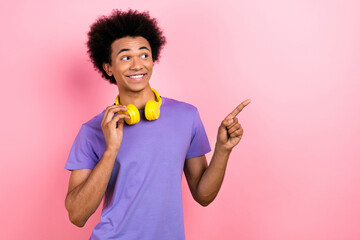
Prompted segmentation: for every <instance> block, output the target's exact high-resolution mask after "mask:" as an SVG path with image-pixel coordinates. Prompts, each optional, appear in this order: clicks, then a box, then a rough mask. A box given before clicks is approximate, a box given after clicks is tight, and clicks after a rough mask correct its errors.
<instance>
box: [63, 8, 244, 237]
mask: <svg viewBox="0 0 360 240" xmlns="http://www.w3.org/2000/svg"><path fill="white" fill-rule="evenodd" d="M88 35H89V40H88V44H87V45H88V49H89V50H88V52H89V54H90V58H91V60H92V62H93V64H94V66H95V68H96V69H97V70H98V71H100V72H101V73H102V76H103V77H104V78H106V79H107V80H109V81H110V82H111V83H113V84H116V85H117V87H118V90H119V95H118V96H117V97H116V100H115V102H116V104H114V105H111V106H108V107H107V108H106V110H104V111H103V112H102V113H100V114H98V115H97V116H95V117H94V118H92V119H91V120H90V121H88V122H86V123H84V124H83V125H82V127H81V129H80V131H79V133H78V135H77V137H76V139H75V141H74V144H73V146H72V148H71V151H70V154H69V158H68V161H67V163H66V166H65V168H66V169H68V170H71V171H72V172H71V176H70V181H69V190H68V194H67V196H66V201H65V205H66V209H67V211H68V213H69V218H70V221H71V222H72V223H73V224H75V225H76V226H79V227H82V226H84V225H85V223H86V221H87V219H88V218H89V217H90V216H91V215H92V214H93V213H94V212H95V210H96V209H97V208H98V206H99V204H100V202H101V200H102V198H103V197H104V196H105V199H104V206H103V211H102V215H101V220H100V223H99V224H98V225H97V226H96V227H95V228H94V230H93V232H92V235H91V237H90V239H156V240H161V239H164V240H165V239H166V240H169V239H185V236H184V222H183V210H182V197H181V177H182V172H184V173H185V176H186V179H187V182H188V185H189V188H190V190H191V193H192V196H193V197H194V199H195V200H196V201H197V202H198V203H200V204H201V205H202V206H207V205H208V204H210V203H211V202H212V201H213V200H214V198H215V197H216V195H217V193H218V191H219V189H220V186H221V183H222V181H223V178H224V174H225V169H226V164H227V161H228V158H229V155H230V153H231V151H232V148H233V147H234V146H235V145H237V144H238V143H239V141H240V139H241V137H242V134H243V129H242V128H241V125H240V124H239V123H238V119H237V118H236V115H237V114H238V113H239V112H240V111H241V110H242V109H243V108H244V107H245V106H246V105H247V104H249V103H250V100H246V101H244V102H243V103H241V104H240V105H239V106H238V107H237V108H236V109H235V110H234V111H233V112H232V113H230V114H229V115H228V116H227V117H226V118H225V119H224V120H223V121H222V123H221V125H220V127H219V130H218V136H217V142H216V145H215V150H214V155H213V157H212V159H211V162H210V165H209V166H208V164H207V160H206V158H205V154H206V153H208V152H210V150H211V149H210V145H209V142H208V139H207V135H206V132H205V129H204V127H203V124H202V122H201V119H200V115H199V112H198V110H197V109H196V107H194V106H193V105H191V104H188V103H184V102H180V101H177V100H174V99H171V98H166V97H163V96H162V97H161V96H160V95H159V94H158V92H157V91H156V90H155V89H152V88H151V87H150V85H149V80H150V78H151V74H152V69H153V64H154V62H156V61H158V59H159V56H160V51H161V49H162V47H163V46H164V44H165V42H166V40H165V37H164V36H163V34H162V31H161V30H160V29H159V27H158V26H157V22H156V20H155V19H153V18H150V16H149V14H148V13H139V12H137V11H132V10H129V11H127V12H122V11H118V10H115V11H113V13H112V14H111V15H110V16H109V17H101V18H100V19H98V20H97V21H96V22H95V23H94V24H93V25H92V26H91V30H90V32H89V34H88Z"/></svg>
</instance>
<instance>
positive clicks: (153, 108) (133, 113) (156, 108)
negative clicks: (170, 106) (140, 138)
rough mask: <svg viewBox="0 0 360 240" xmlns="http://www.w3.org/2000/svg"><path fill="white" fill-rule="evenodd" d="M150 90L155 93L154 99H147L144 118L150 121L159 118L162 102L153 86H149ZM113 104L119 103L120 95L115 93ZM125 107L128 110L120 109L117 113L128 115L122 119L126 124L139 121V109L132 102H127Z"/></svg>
mask: <svg viewBox="0 0 360 240" xmlns="http://www.w3.org/2000/svg"><path fill="white" fill-rule="evenodd" d="M151 90H152V91H153V92H154V94H155V99H156V101H154V100H149V101H147V103H146V105H145V118H146V119H147V120H150V121H151V120H155V119H158V118H159V116H160V106H161V104H162V100H161V97H160V95H159V93H158V92H157V91H156V90H155V89H153V88H151ZM115 104H116V105H120V96H119V95H117V97H116V98H115ZM126 107H127V108H128V110H127V111H126V112H122V111H121V112H119V113H124V114H126V115H128V116H129V117H130V119H124V120H125V122H126V123H127V124H128V125H134V124H137V123H138V122H139V121H140V113H139V110H138V109H137V107H135V105H134V104H129V105H127V106H126Z"/></svg>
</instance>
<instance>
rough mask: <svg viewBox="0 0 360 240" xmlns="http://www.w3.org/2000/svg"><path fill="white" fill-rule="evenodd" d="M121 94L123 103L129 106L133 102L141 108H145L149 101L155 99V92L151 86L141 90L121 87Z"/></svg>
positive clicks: (121, 102)
mask: <svg viewBox="0 0 360 240" xmlns="http://www.w3.org/2000/svg"><path fill="white" fill-rule="evenodd" d="M119 96H120V104H121V105H124V106H127V105H128V104H133V105H135V107H137V109H139V110H143V109H144V108H145V105H146V103H147V101H149V100H154V101H155V94H154V93H153V91H152V90H151V88H150V86H148V87H147V88H145V89H143V90H141V91H139V92H132V91H126V90H124V89H120V88H119Z"/></svg>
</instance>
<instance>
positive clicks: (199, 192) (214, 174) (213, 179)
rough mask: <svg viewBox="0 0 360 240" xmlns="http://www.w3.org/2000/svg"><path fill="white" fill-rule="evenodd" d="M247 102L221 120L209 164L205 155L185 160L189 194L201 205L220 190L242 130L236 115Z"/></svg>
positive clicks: (205, 204) (206, 202)
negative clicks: (231, 154) (230, 157)
mask: <svg viewBox="0 0 360 240" xmlns="http://www.w3.org/2000/svg"><path fill="white" fill-rule="evenodd" d="M249 103H250V100H246V101H244V102H242V103H241V104H240V105H239V106H237V108H236V109H235V110H234V111H233V112H232V113H230V114H229V115H228V116H227V117H226V118H225V119H224V120H223V121H222V123H221V125H220V127H219V130H218V136H217V142H216V145H215V150H214V154H213V156H212V158H211V161H210V165H209V166H208V164H207V161H206V157H205V155H202V156H199V157H195V158H190V159H186V161H185V165H184V173H185V177H186V180H187V182H188V185H189V188H190V191H191V194H192V196H193V198H194V199H195V201H197V202H198V203H199V204H201V205H202V206H207V205H209V204H210V203H211V202H212V201H213V200H214V199H215V197H216V195H217V194H218V192H219V190H220V187H221V185H222V182H223V180H224V175H225V170H226V166H227V162H228V159H229V156H230V153H231V151H232V149H233V148H234V147H235V146H236V145H237V144H238V143H239V142H240V140H241V137H242V135H243V132H244V131H243V129H242V127H241V125H240V124H239V123H238V119H237V118H236V115H237V114H238V113H239V112H240V111H241V110H242V109H243V108H244V107H245V106H246V105H248V104H249ZM229 120H230V121H229Z"/></svg>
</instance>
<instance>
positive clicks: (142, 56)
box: [141, 53, 149, 58]
mask: <svg viewBox="0 0 360 240" xmlns="http://www.w3.org/2000/svg"><path fill="white" fill-rule="evenodd" d="M148 56H149V55H147V54H146V53H144V54H142V55H141V58H147V57H148Z"/></svg>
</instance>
